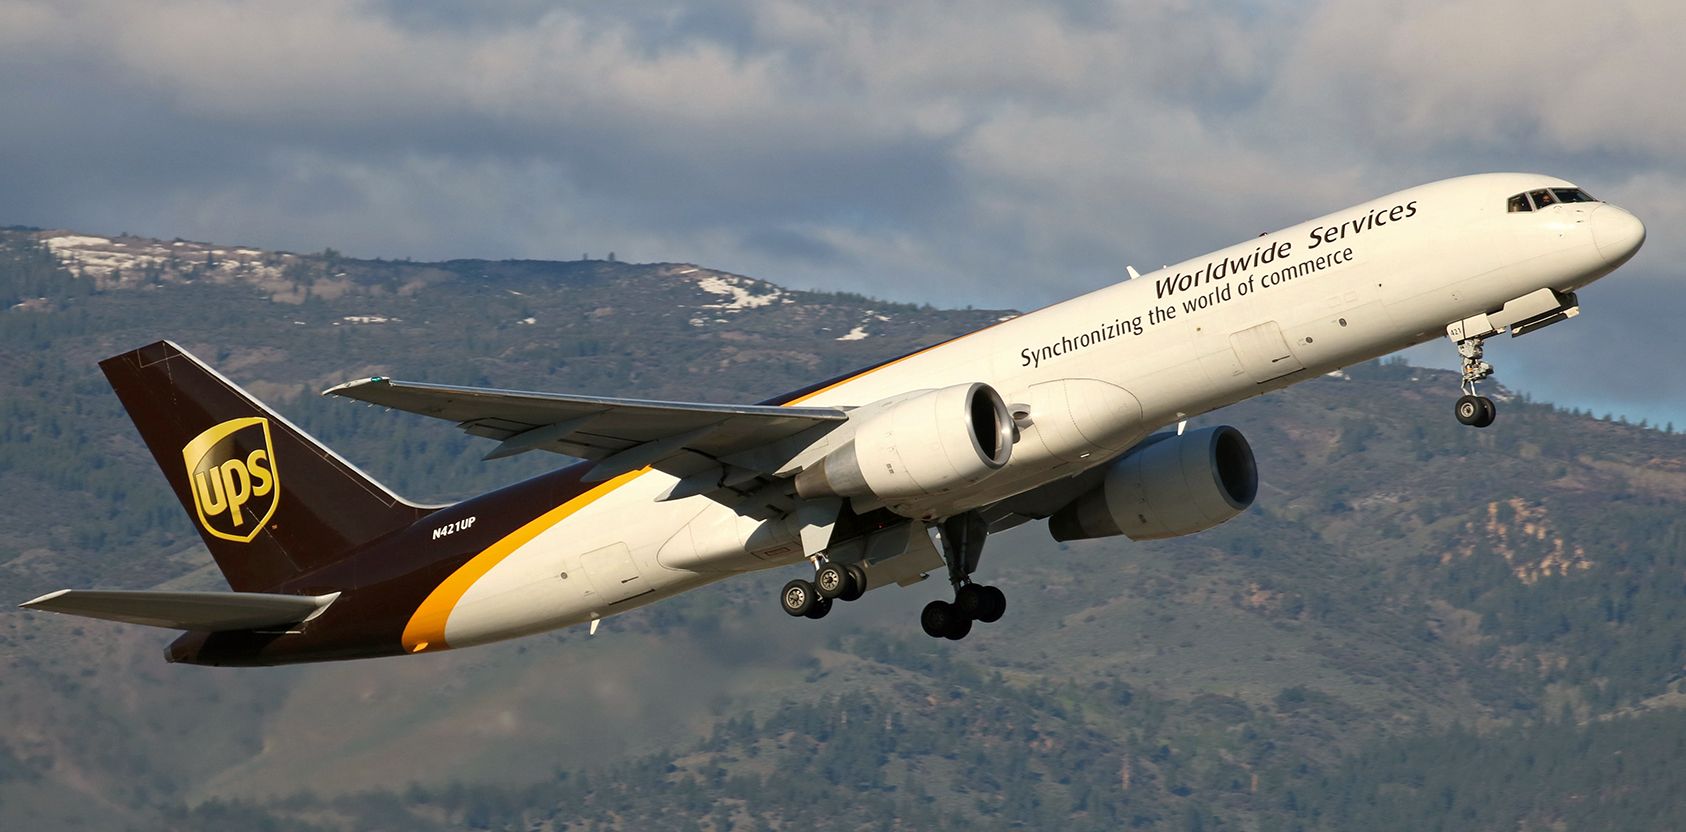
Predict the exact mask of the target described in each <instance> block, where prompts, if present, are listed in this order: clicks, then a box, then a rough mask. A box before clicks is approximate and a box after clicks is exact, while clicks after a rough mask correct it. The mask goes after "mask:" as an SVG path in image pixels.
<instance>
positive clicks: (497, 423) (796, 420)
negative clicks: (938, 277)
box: [323, 377, 848, 493]
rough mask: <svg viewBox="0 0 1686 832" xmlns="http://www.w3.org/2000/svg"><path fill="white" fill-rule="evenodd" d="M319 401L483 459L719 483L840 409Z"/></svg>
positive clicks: (421, 390) (483, 397) (365, 397)
mask: <svg viewBox="0 0 1686 832" xmlns="http://www.w3.org/2000/svg"><path fill="white" fill-rule="evenodd" d="M323 395H325V396H326V395H332V396H343V397H345V398H348V399H356V400H358V401H364V402H368V403H370V404H377V405H381V406H383V407H390V408H393V409H394V410H403V411H407V412H410V413H419V414H421V415H423V416H432V417H434V418H437V419H449V420H451V421H453V422H456V423H457V424H458V426H460V427H461V428H462V429H463V430H464V431H467V432H468V433H470V434H473V435H475V436H484V437H487V438H490V439H497V440H500V442H501V444H499V445H498V446H497V447H496V448H494V449H492V451H491V452H490V453H488V454H486V458H487V459H498V458H501V457H506V456H514V455H515V454H519V453H524V452H526V451H531V450H544V451H552V452H554V453H559V454H566V455H568V456H573V457H579V458H581V459H589V460H595V461H596V462H597V465H596V466H595V467H594V468H592V470H591V471H590V473H588V474H587V475H586V480H587V481H594V482H595V481H602V480H607V479H610V478H612V477H615V476H618V475H620V474H623V473H626V472H628V471H634V470H637V469H639V468H642V467H644V466H646V465H648V466H652V467H654V468H657V469H659V470H663V471H666V472H668V473H671V474H674V475H676V476H680V477H687V476H692V475H696V474H698V473H699V472H707V471H709V470H715V469H718V470H721V471H724V472H726V473H724V474H723V476H725V477H727V478H728V479H729V478H730V477H731V476H732V474H731V469H733V468H734V467H735V468H738V469H748V473H749V474H751V475H756V474H759V475H765V474H770V473H772V471H771V470H767V469H768V468H769V467H771V466H767V465H756V464H755V463H753V462H748V461H746V460H745V459H744V455H745V454H747V453H748V452H750V451H753V450H755V449H757V448H761V447H764V446H766V445H769V444H772V443H774V442H777V441H779V440H781V439H786V438H789V437H791V436H795V435H796V434H798V433H801V432H803V431H805V430H809V429H810V428H815V427H835V426H837V425H840V424H842V423H843V422H845V421H847V419H848V415H847V413H845V412H844V411H843V410H840V409H837V408H829V407H774V406H767V405H725V404H697V403H681V402H659V401H643V400H638V399H616V398H603V397H598V396H573V395H564V394H558V393H534V392H526V391H520V390H491V389H486V388H481V387H447V386H444V385H439V384H422V383H419V382H411V381H395V380H393V379H388V378H380V377H376V378H370V379H361V380H358V381H352V382H347V383H345V384H341V385H338V386H336V387H331V388H329V389H327V390H324V391H323ZM728 457H730V458H732V459H731V460H729V461H728V460H727V458H728ZM716 484H718V482H717V483H716ZM698 493H701V492H698Z"/></svg>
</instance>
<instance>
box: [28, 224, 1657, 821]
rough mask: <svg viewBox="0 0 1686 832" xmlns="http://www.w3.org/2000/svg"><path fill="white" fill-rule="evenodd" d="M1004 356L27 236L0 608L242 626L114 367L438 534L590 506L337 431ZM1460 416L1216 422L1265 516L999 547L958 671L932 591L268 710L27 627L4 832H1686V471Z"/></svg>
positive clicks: (706, 303)
mask: <svg viewBox="0 0 1686 832" xmlns="http://www.w3.org/2000/svg"><path fill="white" fill-rule="evenodd" d="M1592 291H1596V290H1592ZM1007 314H1011V313H1008V312H999V311H979V310H935V309H929V308H915V307H910V306H902V305H895V304H887V303H882V302H878V301H872V300H869V299H866V298H861V297H856V296H849V295H837V294H826V293H816V292H799V291H791V290H788V289H783V288H780V287H777V286H775V285H773V284H770V283H766V282H763V281H759V280H754V279H751V278H746V277H740V276H735V275H729V274H724V273H720V272H714V271H710V270H708V269H703V268H699V267H695V266H690V265H683V264H655V265H631V264H623V263H615V262H607V261H580V262H569V263H550V262H486V261H454V262H447V263H409V262H390V261H386V262H383V261H361V260H352V259H348V258H343V257H340V256H338V255H336V254H335V253H333V252H331V251H329V252H323V253H321V254H317V255H295V254H285V253H277V252H263V251H258V250H255V249H244V248H236V247H223V246H215V245H210V244H204V243H194V242H189V241H169V242H162V241H153V240H143V239H139V238H128V237H115V238H98V237H88V236H74V235H68V234H64V233H49V232H39V231H34V230H29V229H13V230H10V231H5V232H0V505H3V506H4V509H0V541H3V542H0V587H3V588H4V590H5V592H4V593H0V601H5V602H6V605H7V606H8V607H9V606H10V605H13V604H16V603H18V602H20V601H23V600H27V599H28V598H30V597H33V596H34V595H36V594H39V593H41V592H45V591H50V590H53V589H58V588H61V587H65V586H101V587H122V588H149V587H160V586H172V587H193V588H220V587H221V583H220V577H219V576H218V574H217V573H216V571H215V570H214V569H212V568H210V567H209V566H208V560H207V558H206V557H205V556H204V554H203V552H202V550H201V549H200V547H199V544H198V542H197V538H196V537H195V536H194V533H193V530H192V527H191V526H190V525H189V523H188V521H187V519H186V518H185V516H184V515H183V514H182V512H181V510H180V508H179V506H177V504H176V503H175V502H174V500H173V498H172V497H171V496H170V495H169V494H168V492H167V491H166V490H165V489H164V487H163V479H162V477H161V476H159V474H158V473H157V472H156V469H155V468H154V466H153V465H152V462H151V460H150V458H149V457H148V456H147V455H146V453H145V451H144V450H143V449H142V448H141V446H140V444H139V441H138V438H137V437H136V436H135V434H134V432H133V430H132V429H131V428H130V427H129V425H128V422H127V420H126V419H124V417H123V415H122V413H121V410H120V408H119V407H118V405H117V402H116V400H115V398H114V397H113V396H112V395H111V394H110V392H109V390H108V389H107V388H106V387H105V385H104V382H103V379H102V378H101V376H100V375H99V372H98V369H97V367H96V366H95V362H97V361H98V360H99V359H100V358H103V357H105V356H107V355H111V354H114V353H117V352H121V351H123V350H126V349H129V348H131V347H133V346H136V345H138V344H141V343H145V342H147V341H150V340H153V339H155V338H160V337H168V338H171V339H173V340H176V341H177V342H179V343H181V344H182V345H183V346H184V347H186V348H187V349H189V350H191V351H193V352H195V353H196V354H198V355H200V356H201V357H203V358H205V359H207V360H208V361H210V362H211V363H213V364H214V365H215V366H217V367H218V368H219V369H220V370H221V371H223V372H224V373H225V374H227V375H229V376H230V377H232V378H233V379H234V380H236V381H237V382H239V383H241V384H242V385H244V386H246V387H247V388H248V389H250V390H252V391H253V392H254V393H257V394H258V395H260V396H263V397H264V398H266V399H267V400H269V401H271V402H272V403H274V404H275V405H276V406H277V407H278V408H279V409H281V410H282V411H283V412H285V413H286V414H287V415H288V416H289V418H292V419H294V420H295V421H297V422H299V423H300V424H301V425H303V426H304V427H306V428H307V429H308V430H310V431H312V432H314V433H315V434H317V435H318V436H320V437H322V438H323V439H325V440H326V441H328V442H330V443H331V444H333V445H335V447H336V448H339V449H340V450H341V451H342V452H343V453H344V454H345V455H346V456H348V457H349V458H350V459H352V460H353V461H355V462H357V463H358V464H359V465H361V466H363V467H364V468H366V469H367V470H369V471H370V472H371V473H373V474H375V475H376V476H378V477H380V478H381V479H383V480H385V481H387V482H388V483H389V484H391V485H393V486H394V487H395V488H397V489H398V490H399V491H400V492H402V493H406V494H407V495H410V496H414V497H418V498H425V499H450V498H452V497H455V496H461V495H465V494H468V493H471V492H474V491H478V490H480V489H483V488H486V487H490V486H492V485H495V484H498V483H501V482H508V481H512V480H515V479H518V478H520V477H523V476H528V475H531V474H533V473H535V472H537V471H541V470H544V469H545V468H546V467H547V466H553V465H556V464H559V463H560V462H561V460H559V459H557V458H555V457H548V458H537V457H540V456H541V455H538V454H528V455H525V456H523V457H519V458H517V459H513V460H503V461H499V462H496V463H483V462H481V461H479V457H480V455H481V454H482V453H484V451H485V450H486V448H485V447H484V446H482V445H476V444H473V443H472V442H470V441H469V440H466V439H464V438H462V437H460V436H457V435H455V433H454V431H453V430H452V429H451V428H450V427H449V426H447V425H439V424H433V423H432V422H431V420H425V419H421V418H419V417H411V416H407V415H404V414H396V413H384V412H381V411H379V410H375V409H369V408H362V407H357V406H355V405H352V404H349V403H347V402H343V401H329V400H324V399H321V398H319V397H317V396H315V395H314V393H315V392H316V391H319V390H320V389H322V388H324V387H327V386H329V385H331V384H334V383H337V382H340V381H344V380H346V379H349V378H353V377H357V376H366V375H376V374H383V375H384V374H390V375H394V376H398V377H403V378H411V379H417V380H428V381H438V382H442V383H452V384H482V385H494V386H503V387H519V388H528V389H541V390H562V391H570V392H582V393H599V394H619V395H638V396H645V397H653V398H677V399H708V400H718V401H754V400H758V399H761V398H765V397H767V396H770V395H773V394H776V393H778V392H781V391H783V390H786V389H792V388H796V387H799V386H801V385H803V384H805V383H807V382H809V381H812V380H814V379H817V378H822V377H825V376H829V375H834V374H836V373H839V372H842V371H845V370H848V369H851V368H853V367H857V366H861V365H865V364H870V363H872V362H874V361H876V360H879V359H882V358H885V357H888V356H892V355H896V354H899V353H901V352H905V351H907V350H908V349H911V348H914V347H917V346H919V345H922V344H924V343H929V342H932V341H937V340H941V339H943V338H945V337H948V336H951V335H954V334H957V333H959V332H963V331H967V330H970V329H974V328H976V327H979V326H983V325H986V324H988V323H990V322H993V321H995V320H998V319H1000V318H1001V317H1002V316H1004V315H1007ZM1570 325H1571V326H1572V325H1573V324H1570ZM1539 337H1547V336H1545V335H1542V336H1539ZM1525 347H1526V344H1525V343H1523V344H1521V345H1519V348H1525ZM1507 348H1508V345H1507ZM1501 367H1502V364H1501ZM1455 390H1456V380H1455V377H1453V376H1451V375H1450V374H1446V373H1440V372H1435V371H1428V370H1420V369H1416V368H1412V367H1409V366H1406V365H1403V364H1400V363H1383V364H1370V365H1366V366H1362V367H1357V368H1353V369H1352V370H1350V371H1348V372H1347V373H1345V374H1341V375H1339V376H1335V377H1328V378H1323V379H1318V380H1316V381H1313V382H1310V383H1307V384H1304V385H1300V386H1298V387H1296V388H1293V389H1291V390H1289V391H1285V392H1283V393H1278V394H1273V395H1270V396H1266V397H1263V398H1260V399H1255V400H1253V401H1250V402H1247V403H1245V404H1243V405H1239V406H1237V407H1234V408H1231V409H1230V410H1228V411H1225V412H1223V413H1221V414H1216V415H1214V416H1208V417H1204V419H1203V420H1202V421H1204V422H1208V423H1209V422H1211V421H1215V420H1218V419H1222V420H1223V421H1225V422H1228V423H1230V424H1234V425H1236V426H1237V427H1239V428H1241V429H1242V430H1243V431H1244V432H1245V433H1246V434H1247V436H1248V438H1249V440H1250V441H1251V442H1252V444H1253V447H1254V449H1255V451H1256V452H1257V454H1258V456H1259V462H1260V466H1261V471H1262V476H1263V479H1264V487H1263V489H1262V491H1261V495H1260V498H1259V501H1258V504H1257V505H1256V506H1255V507H1254V508H1253V509H1252V510H1251V511H1249V512H1248V513H1246V514H1245V515H1243V516H1242V517H1239V518H1237V519H1236V520H1234V521H1232V522H1231V523H1229V524H1227V525H1224V526H1222V527H1219V528H1218V529H1215V530H1212V531H1210V532H1207V533H1203V534H1200V535H1196V536H1193V537H1190V538H1185V539H1180V540H1172V541H1165V542H1160V543H1153V544H1132V543H1129V542H1128V541H1123V540H1101V541H1089V542H1083V543H1077V544H1070V545H1062V544H1056V543H1054V542H1053V541H1051V540H1050V539H1049V538H1048V537H1047V534H1046V531H1045V529H1043V528H1042V527H1041V524H1033V526H1031V527H1025V528H1021V529H1018V530H1015V531H1013V532H1011V533H1008V534H1006V535H1002V536H1000V537H999V538H996V539H992V540H991V542H990V546H989V548H988V549H987V550H986V554H985V559H984V567H983V574H984V575H985V576H986V577H987V579H988V580H989V582H991V583H994V584H997V585H999V586H1001V587H1003V588H1004V589H1005V590H1006V591H1007V593H1008V597H1009V610H1008V613H1007V616H1006V618H1005V619H1003V621H1002V622H1001V623H1000V624H997V625H995V626H993V627H988V628H983V629H980V630H979V631H978V632H977V633H974V635H973V636H972V637H971V638H969V639H968V640H966V641H964V642H933V641H932V640H930V639H927V638H925V637H924V636H923V635H922V634H921V633H920V632H919V631H918V626H917V622H916V620H915V616H916V613H917V610H918V608H919V606H920V605H921V604H923V603H924V602H925V601H926V600H929V598H931V597H934V596H935V595H937V594H938V593H939V592H940V591H941V588H940V587H937V586H935V585H934V583H928V584H925V585H918V586H915V587H912V588H909V589H895V588H892V589H886V590H884V591H881V592H875V593H872V594H871V595H870V596H868V598H867V599H865V600H863V601H862V602H860V603H858V604H856V605H852V606H850V607H848V608H845V609H842V610H840V611H839V612H837V613H834V614H833V615H832V616H830V617H829V618H827V619H825V620H824V621H820V622H810V621H793V620H791V619H788V618H786V617H785V616H784V615H782V613H780V612H779V611H778V609H777V606H776V600H775V599H774V597H773V591H774V590H775V588H776V587H777V586H778V584H780V583H782V582H783V581H784V580H787V579H788V578H789V577H791V576H793V575H794V574H795V573H794V572H790V573H787V572H782V571H781V572H775V573H769V574H766V575H761V576H755V577H751V578H746V579H740V580H737V581H729V582H726V583H724V584H721V585H717V586H715V587H712V588H710V589H707V590H704V591H701V592H698V593H694V594H692V595H690V596H686V597H683V598H680V599H676V600H675V601H673V602H669V603H665V604H661V605H657V606H655V607H652V608H649V609H646V610H643V611H639V612H635V613H631V614H628V615H626V616H621V617H617V618H614V619H611V620H609V621H607V622H605V624H604V626H603V629H602V630H601V631H600V632H599V634H598V635H597V636H595V637H587V636H586V635H585V633H583V632H580V631H565V632H560V633H553V634H546V635H542V636H536V637H532V638H528V639H524V640H520V641H516V642H511V643H507V644H502V645H494V646H490V647H484V648H476V649H473V650H467V651H460V652H454V653H447V654H441V655H437V656H425V657H413V658H402V659H393V660H382V661H376V662H367V663H358V664H348V665H329V666H313V667H299V668H283V669H257V670H217V669H207V668H196V667H180V666H173V665H166V664H165V663H164V662H163V661H162V658H161V656H160V651H161V649H162V647H163V645H164V644H165V643H166V642H167V641H168V639H169V635H168V634H166V633H160V632H158V631H151V630H146V629H143V628H134V627H125V626H122V625H107V624H103V623H100V622H89V621H79V620H75V619H70V618H65V617H57V616H50V615H45V614H35V613H23V612H18V611H9V612H5V613H0V708H4V711H5V713H6V714H7V715H8V719H7V720H6V721H5V723H4V724H3V726H0V828H7V829H10V828H20V829H21V828H48V827H59V828H73V827H79V828H91V829H123V828H159V827H168V828H187V829H195V828H197V829H218V830H221V829H229V828H254V829H255V828H266V827H267V828H288V829H293V828H318V829H427V828H440V829H447V828H463V827H469V828H491V829H569V830H583V829H628V830H642V829H706V830H724V829H779V830H793V829H816V828H818V829H910V830H911V829H962V828H964V829H977V828H1067V829H1119V828H1146V829H1187V830H1196V829H1198V830H1215V829H1234V830H1293V829H1305V830H1322V829H1329V830H1350V829H1400V830H1405V829H1412V830H1417V829H1447V830H1452V829H1471V830H1475V829H1481V830H1486V829H1496V828H1505V829H1523V830H1555V829H1587V828H1599V829H1656V830H1667V829H1678V828H1681V827H1682V826H1683V825H1686V806H1681V805H1680V803H1681V798H1680V797H1679V793H1678V790H1677V789H1676V788H1674V785H1675V784H1674V783H1673V778H1672V777H1671V772H1674V771H1677V770H1678V769H1679V768H1680V767H1682V766H1683V765H1686V740H1682V739H1680V737H1682V736H1683V734H1682V729H1683V728H1686V725H1683V722H1682V721H1683V720H1686V716H1683V715H1682V712H1681V710H1680V705H1681V703H1683V702H1686V691H1682V690H1681V689H1680V688H1681V680H1682V678H1683V671H1686V616H1683V614H1682V609H1683V607H1686V519H1682V518H1683V516H1686V515H1683V513H1682V508H1683V507H1686V439H1683V438H1682V437H1681V436H1679V435H1676V434H1675V433H1674V432H1673V427H1672V426H1664V427H1663V428H1662V429H1658V428H1655V427H1651V426H1641V425H1630V424H1626V423H1623V422H1622V421H1620V420H1612V419H1609V418H1608V417H1602V418H1601V417H1595V416H1593V415H1591V414H1582V413H1575V412H1565V411H1562V410H1558V409H1556V408H1553V407H1551V406H1550V405H1548V404H1543V403H1535V402H1530V401H1528V400H1527V398H1526V397H1525V396H1523V395H1521V394H1520V393H1516V392H1514V391H1512V392H1511V393H1510V394H1509V395H1508V396H1506V397H1505V398H1504V400H1502V401H1501V407H1502V416H1501V418H1500V420H1499V422H1498V423H1497V424H1496V425H1495V426H1494V427H1492V428H1490V429H1487V430H1485V431H1477V430H1472V429H1469V428H1464V427H1462V426H1459V425H1458V424H1456V423H1455V422H1454V421H1453V420H1452V417H1451V412H1450V410H1451V408H1450V401H1451V399H1452V398H1453V397H1454V395H1455Z"/></svg>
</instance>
